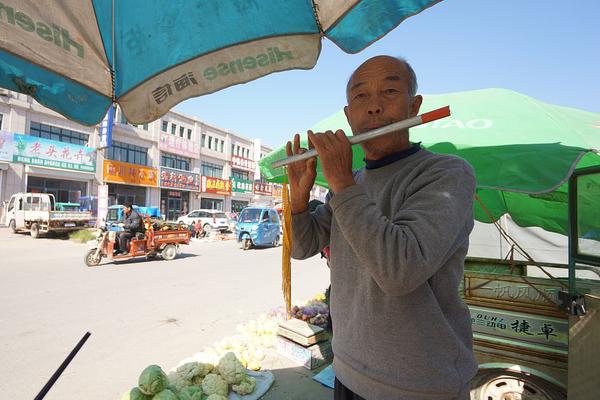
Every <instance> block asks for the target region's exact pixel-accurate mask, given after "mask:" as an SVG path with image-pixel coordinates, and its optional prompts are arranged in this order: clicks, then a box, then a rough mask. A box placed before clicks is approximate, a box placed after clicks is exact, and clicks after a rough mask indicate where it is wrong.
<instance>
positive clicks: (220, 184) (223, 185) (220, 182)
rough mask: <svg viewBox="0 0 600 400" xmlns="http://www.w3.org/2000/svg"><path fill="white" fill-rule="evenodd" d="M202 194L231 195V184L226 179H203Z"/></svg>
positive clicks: (206, 177) (207, 177) (204, 177)
mask: <svg viewBox="0 0 600 400" xmlns="http://www.w3.org/2000/svg"><path fill="white" fill-rule="evenodd" d="M202 192H204V193H214V194H223V195H230V194H231V182H230V181H229V180H225V179H219V178H212V177H210V176H203V177H202Z"/></svg>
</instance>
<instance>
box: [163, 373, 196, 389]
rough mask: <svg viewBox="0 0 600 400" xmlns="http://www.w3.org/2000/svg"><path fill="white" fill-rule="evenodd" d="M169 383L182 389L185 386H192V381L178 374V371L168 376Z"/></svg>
mask: <svg viewBox="0 0 600 400" xmlns="http://www.w3.org/2000/svg"><path fill="white" fill-rule="evenodd" d="M168 379H169V384H170V385H172V386H173V387H175V389H177V390H181V389H183V388H185V387H188V386H191V385H192V381H191V380H188V379H185V378H184V377H183V376H181V375H180V374H178V373H177V372H171V373H170V374H169V376H168Z"/></svg>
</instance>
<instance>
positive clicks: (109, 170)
mask: <svg viewBox="0 0 600 400" xmlns="http://www.w3.org/2000/svg"><path fill="white" fill-rule="evenodd" d="M102 177H103V180H104V182H105V183H108V203H109V204H108V205H109V206H110V205H114V204H123V203H125V202H131V203H133V204H135V205H138V206H153V204H146V199H147V198H148V190H151V188H156V187H158V170H157V169H156V168H152V167H145V166H143V165H137V164H130V163H125V162H121V161H113V160H104V164H103V171H102ZM154 206H155V205H154Z"/></svg>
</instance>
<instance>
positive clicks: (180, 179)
mask: <svg viewBox="0 0 600 400" xmlns="http://www.w3.org/2000/svg"><path fill="white" fill-rule="evenodd" d="M160 186H161V187H164V188H173V189H182V190H191V191H192V192H199V191H200V175H198V174H195V173H193V172H189V171H181V170H178V169H172V168H165V167H160Z"/></svg>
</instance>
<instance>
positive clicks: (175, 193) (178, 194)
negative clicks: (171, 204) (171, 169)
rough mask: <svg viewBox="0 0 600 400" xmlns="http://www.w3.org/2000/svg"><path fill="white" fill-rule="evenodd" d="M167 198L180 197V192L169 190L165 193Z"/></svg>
mask: <svg viewBox="0 0 600 400" xmlns="http://www.w3.org/2000/svg"><path fill="white" fill-rule="evenodd" d="M167 197H181V192H176V191H174V190H169V191H168V192H167Z"/></svg>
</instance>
